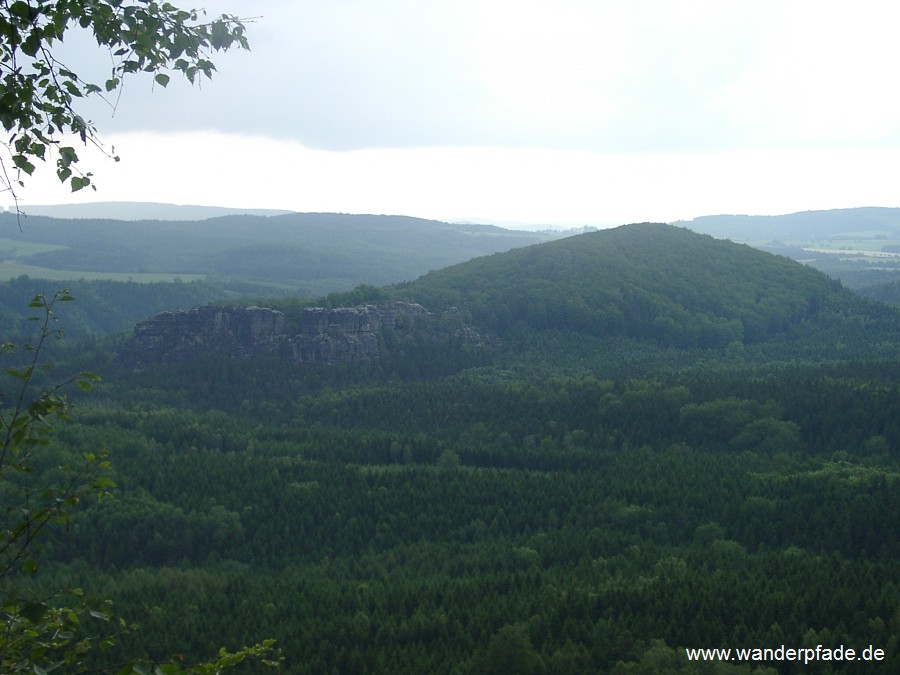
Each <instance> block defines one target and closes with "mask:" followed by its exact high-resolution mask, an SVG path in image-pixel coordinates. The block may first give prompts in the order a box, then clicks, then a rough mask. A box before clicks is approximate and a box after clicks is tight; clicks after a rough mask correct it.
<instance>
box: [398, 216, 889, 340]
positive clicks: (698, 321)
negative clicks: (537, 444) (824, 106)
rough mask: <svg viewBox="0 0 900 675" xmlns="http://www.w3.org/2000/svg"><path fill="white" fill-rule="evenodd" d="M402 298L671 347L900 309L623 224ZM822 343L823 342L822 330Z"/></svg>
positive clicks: (859, 323) (679, 232)
mask: <svg viewBox="0 0 900 675" xmlns="http://www.w3.org/2000/svg"><path fill="white" fill-rule="evenodd" d="M396 293H397V294H398V295H400V296H404V297H406V298H408V299H411V300H414V301H416V302H419V303H421V304H423V305H425V306H426V307H429V308H434V309H435V310H442V309H446V308H448V307H449V306H456V307H458V308H460V309H461V310H463V311H464V312H466V313H467V314H468V318H469V319H470V320H471V321H472V322H473V323H475V324H476V325H478V326H479V327H481V328H485V329H491V330H494V331H497V332H499V333H501V334H503V335H507V336H508V335H511V334H516V333H520V332H522V331H526V330H538V331H547V330H552V331H558V332H573V333H578V334H584V335H589V336H594V337H610V336H626V337H631V338H635V339H641V340H650V341H653V342H656V343H657V344H660V345H667V346H676V347H722V346H726V345H728V344H730V343H741V344H753V343H759V342H765V341H768V340H772V339H775V338H780V337H784V336H788V335H793V336H795V337H798V336H800V335H801V334H802V337H803V339H809V338H810V337H811V335H810V332H814V333H819V332H821V331H825V332H826V333H827V332H828V331H832V332H831V338H830V339H832V340H833V341H836V340H837V339H838V338H839V337H840V335H841V334H842V333H843V332H846V331H855V330H865V331H869V332H868V335H869V337H870V338H875V336H876V335H879V334H882V333H883V331H890V330H895V329H896V327H897V325H898V324H897V317H898V314H897V313H896V312H894V311H892V310H889V309H888V308H886V307H885V306H883V305H881V304H878V303H874V302H871V301H868V300H864V299H862V298H860V297H858V296H856V295H854V294H853V293H851V292H850V291H848V290H846V289H844V288H842V287H841V285H840V283H839V282H837V281H835V280H834V279H831V278H829V277H827V276H826V275H825V274H822V273H820V272H817V271H816V270H814V269H811V268H809V267H806V266H803V265H801V264H799V263H796V262H794V261H792V260H790V259H788V258H785V257H781V256H775V255H772V254H769V253H765V252H762V251H759V250H757V249H754V248H751V247H749V246H746V245H741V244H735V243H732V242H729V241H724V240H719V239H714V238H712V237H710V236H708V235H700V234H696V233H694V232H691V231H690V230H687V229H683V228H679V227H674V226H670V225H660V224H649V223H645V224H636V225H627V226H623V227H619V228H615V229H610V230H602V231H599V232H593V233H588V234H583V235H579V236H574V237H569V238H566V239H562V240H559V241H555V242H548V243H545V244H541V245H539V246H531V247H526V248H522V249H518V250H515V251H510V252H507V253H503V254H495V255H492V256H487V257H483V258H479V259H476V260H472V261H470V262H467V263H463V264H460V265H456V266H453V267H449V268H446V269H443V270H439V271H436V272H431V273H429V274H427V275H425V276H423V277H422V278H420V279H418V280H417V281H415V282H412V283H410V284H404V285H401V286H399V287H397V290H396ZM822 337H823V339H828V337H827V336H826V335H824V334H823V336H822Z"/></svg>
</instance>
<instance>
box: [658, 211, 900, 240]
mask: <svg viewBox="0 0 900 675" xmlns="http://www.w3.org/2000/svg"><path fill="white" fill-rule="evenodd" d="M672 224H673V225H677V226H681V227H687V228H689V229H691V230H693V231H694V232H700V233H701V234H711V235H712V236H714V237H719V238H727V239H732V240H734V241H760V240H766V241H783V242H813V241H821V240H823V239H829V238H839V239H860V238H867V239H878V238H880V239H900V208H885V207H874V206H872V207H862V208H855V209H832V210H826V211H802V212H800V213H789V214H785V215H779V216H749V215H718V216H702V217H700V218H694V219H693V220H690V221H678V222H676V223H672Z"/></svg>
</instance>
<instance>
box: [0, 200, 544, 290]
mask: <svg viewBox="0 0 900 675" xmlns="http://www.w3.org/2000/svg"><path fill="white" fill-rule="evenodd" d="M20 224H21V230H20ZM0 233H2V234H0V251H4V259H5V260H6V261H7V263H12V262H15V263H17V264H19V265H28V266H31V267H36V268H45V269H48V270H56V271H69V272H72V273H73V277H72V278H79V277H80V276H85V275H87V276H88V277H89V278H90V273H122V274H163V273H165V274H181V275H203V276H205V277H206V278H207V281H209V282H211V283H215V284H217V285H218V286H220V287H222V288H224V289H227V290H236V291H238V292H244V293H248V292H256V293H258V294H265V293H268V294H270V295H277V294H285V293H289V294H292V295H293V294H299V295H320V294H324V293H328V292H331V291H336V290H348V289H352V288H353V287H355V286H357V285H359V284H378V285H381V284H388V283H396V282H398V281H407V280H410V279H415V278H416V277H418V276H420V275H422V274H424V273H425V272H428V271H429V270H432V269H439V268H441V267H446V266H447V265H452V264H454V263H458V262H463V261H465V260H469V259H471V258H474V257H476V256H479V255H484V254H486V253H493V252H496V251H506V250H509V249H511V248H515V247H518V246H525V245H527V244H533V243H539V242H542V241H547V240H548V239H550V238H552V236H560V235H550V234H548V233H536V232H521V231H513V230H505V229H502V228H499V227H493V226H490V225H458V224H451V223H442V222H438V221H433V220H424V219H421V218H409V217H404V216H376V215H350V214H335V213H290V214H283V215H275V216H268V217H265V216H251V215H230V216H221V217H216V218H209V219H207V220H201V221H148V220H139V221H125V220H118V221H117V220H92V219H55V218H47V217H42V216H31V217H28V218H25V219H23V220H21V222H20V221H19V220H17V218H16V216H15V215H14V214H9V213H0ZM0 269H2V267H0ZM27 273H28V274H29V275H30V276H33V277H37V276H40V271H39V269H38V270H28V271H27Z"/></svg>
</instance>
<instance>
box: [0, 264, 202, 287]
mask: <svg viewBox="0 0 900 675" xmlns="http://www.w3.org/2000/svg"><path fill="white" fill-rule="evenodd" d="M23 274H24V275H27V276H29V277H32V278H34V279H49V280H51V281H70V280H74V279H87V280H92V279H98V280H106V281H134V282H137V283H140V284H152V283H156V282H160V281H168V282H171V281H175V280H177V279H180V280H181V281H185V282H188V281H200V280H203V279H206V275H204V274H165V273H159V274H140V273H137V272H134V273H130V272H78V271H74V270H52V269H49V268H47V267H37V266H35V265H22V264H20V263H16V262H9V261H3V262H0V281H9V280H10V279H15V278H16V277H20V276H22V275H23Z"/></svg>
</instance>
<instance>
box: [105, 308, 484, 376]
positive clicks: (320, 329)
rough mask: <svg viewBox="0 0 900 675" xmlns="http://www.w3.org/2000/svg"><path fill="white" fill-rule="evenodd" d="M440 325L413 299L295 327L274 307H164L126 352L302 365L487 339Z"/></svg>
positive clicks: (156, 358)
mask: <svg viewBox="0 0 900 675" xmlns="http://www.w3.org/2000/svg"><path fill="white" fill-rule="evenodd" d="M438 323H440V322H438V321H437V320H436V318H435V317H434V316H433V315H432V314H431V313H430V312H428V310H426V309H425V308H424V307H422V306H421V305H418V304H414V303H408V302H390V303H380V304H377V305H364V306H360V307H340V308H336V309H325V308H323V307H314V308H311V309H306V310H303V312H302V314H301V316H300V320H299V330H298V329H297V328H296V327H295V328H294V329H293V330H291V329H289V328H288V322H287V320H286V318H285V316H284V314H283V313H282V312H279V311H277V310H273V309H266V308H264V307H197V308H194V309H189V310H182V311H177V312H163V313H161V314H158V315H157V316H155V317H154V318H152V319H149V320H147V321H142V322H140V323H138V324H137V326H135V328H134V336H133V337H132V339H131V340H130V341H128V342H127V343H125V344H123V345H122V347H121V348H120V350H119V356H120V358H121V359H122V360H123V361H124V362H125V363H127V364H129V365H130V366H132V367H135V368H140V367H142V366H146V365H151V364H154V363H178V362H181V361H184V360H186V359H189V358H192V357H194V356H198V355H201V354H207V353H213V352H219V353H224V354H227V355H228V356H231V357H234V358H249V357H252V356H255V355H259V354H275V355H277V356H279V357H281V358H283V359H285V360H286V361H289V362H291V363H295V364H304V363H349V362H353V361H364V360H369V359H374V358H378V357H379V356H381V355H382V352H383V351H384V350H385V344H386V342H390V341H400V342H403V341H409V340H414V339H416V338H417V337H420V336H422V335H428V336H429V337H431V338H433V339H435V340H446V339H454V340H457V341H461V342H466V343H471V344H477V343H478V342H479V341H480V337H479V336H478V333H477V332H475V331H474V330H473V329H471V328H469V327H466V326H463V325H462V324H460V323H459V322H455V323H457V324H459V325H457V326H456V327H455V328H454V329H453V330H452V332H448V330H447V321H444V322H443V324H444V326H443V328H441V329H438V327H437V326H438ZM450 323H454V322H452V321H451V322H450ZM386 337H388V338H389V340H385V338H386Z"/></svg>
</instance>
